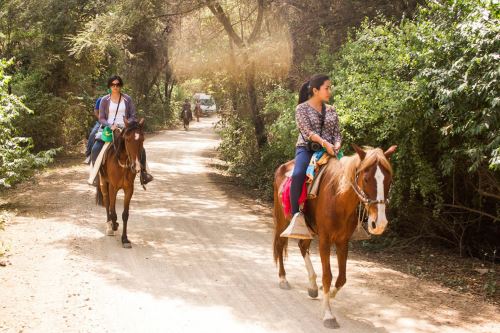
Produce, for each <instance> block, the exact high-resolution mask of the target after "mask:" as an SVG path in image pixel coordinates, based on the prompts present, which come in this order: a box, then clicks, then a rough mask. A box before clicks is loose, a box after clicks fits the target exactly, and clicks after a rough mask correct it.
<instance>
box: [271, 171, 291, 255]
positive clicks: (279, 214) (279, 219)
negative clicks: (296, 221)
mask: <svg viewBox="0 0 500 333" xmlns="http://www.w3.org/2000/svg"><path fill="white" fill-rule="evenodd" d="M285 171H286V169H285V168H284V165H282V166H280V167H279V168H278V169H277V170H276V172H275V174H274V184H273V185H274V210H273V219H274V239H273V257H274V262H275V263H276V264H278V259H279V257H280V256H283V257H286V256H288V238H286V237H281V236H280V235H281V233H282V232H283V231H284V230H285V229H286V226H287V225H286V218H285V214H284V213H283V208H282V206H281V202H280V200H281V199H280V196H279V193H278V192H279V186H280V180H282V178H283V176H282V175H284V173H285Z"/></svg>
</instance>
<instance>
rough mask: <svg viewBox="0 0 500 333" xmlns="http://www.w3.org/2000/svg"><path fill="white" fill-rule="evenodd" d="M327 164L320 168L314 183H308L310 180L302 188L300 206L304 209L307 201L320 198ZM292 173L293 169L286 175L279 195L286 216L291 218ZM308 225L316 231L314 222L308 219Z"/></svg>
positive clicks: (313, 180)
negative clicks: (319, 193) (320, 189)
mask: <svg viewBox="0 0 500 333" xmlns="http://www.w3.org/2000/svg"><path fill="white" fill-rule="evenodd" d="M326 165H327V164H323V165H321V166H319V169H318V171H317V173H316V175H315V176H314V178H313V179H312V182H310V183H308V179H306V181H305V182H304V185H303V187H302V193H301V195H300V198H299V205H300V206H302V207H304V205H305V203H306V201H307V200H312V199H316V198H317V197H318V191H319V186H320V184H321V180H322V179H323V174H324V171H325V169H326ZM292 173H293V169H292V170H290V171H288V172H287V173H286V174H285V177H286V178H285V181H283V183H282V184H281V186H280V188H279V191H278V194H279V197H280V198H281V205H282V207H283V210H284V213H285V216H290V214H291V210H292V208H291V204H290V186H291V184H292ZM306 223H307V225H308V227H309V228H310V229H311V230H315V229H316V225H315V223H314V221H310V220H309V219H307V218H306Z"/></svg>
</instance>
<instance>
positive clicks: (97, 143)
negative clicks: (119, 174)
mask: <svg viewBox="0 0 500 333" xmlns="http://www.w3.org/2000/svg"><path fill="white" fill-rule="evenodd" d="M103 146H104V141H102V140H95V143H94V146H93V147H92V164H94V163H95V161H96V160H97V156H99V153H100V152H101V149H102V147H103ZM139 161H140V162H141V165H142V168H143V169H146V150H145V149H144V147H143V148H142V152H141V156H139Z"/></svg>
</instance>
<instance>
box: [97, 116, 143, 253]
mask: <svg viewBox="0 0 500 333" xmlns="http://www.w3.org/2000/svg"><path fill="white" fill-rule="evenodd" d="M116 132H119V130H115V133H116ZM143 143H144V119H141V120H140V121H139V122H130V123H129V122H128V121H127V120H125V128H124V129H123V131H122V132H121V133H116V135H115V138H114V140H113V144H112V145H111V146H110V147H109V149H108V151H107V152H106V162H105V163H104V165H103V166H101V169H100V170H99V186H98V187H97V195H96V198H97V203H98V204H101V205H102V206H104V207H106V216H107V220H106V221H107V225H106V235H108V236H114V234H115V231H116V230H118V223H117V222H116V220H117V216H116V207H115V205H116V195H117V193H118V191H119V190H120V189H123V192H124V193H125V197H124V200H123V213H122V220H123V232H122V245H123V247H124V248H131V247H132V245H131V243H130V241H129V240H128V237H127V222H128V216H129V205H130V200H131V199H132V194H133V193H134V180H135V176H136V175H137V173H138V172H140V171H141V163H140V162H139V160H140V159H139V156H140V153H141V151H142V149H143Z"/></svg>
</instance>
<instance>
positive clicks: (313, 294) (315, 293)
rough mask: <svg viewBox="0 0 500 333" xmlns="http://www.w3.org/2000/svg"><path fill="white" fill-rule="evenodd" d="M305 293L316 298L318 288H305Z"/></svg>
mask: <svg viewBox="0 0 500 333" xmlns="http://www.w3.org/2000/svg"><path fill="white" fill-rule="evenodd" d="M307 293H308V294H309V297H311V298H316V297H318V289H311V288H308V289H307Z"/></svg>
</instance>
